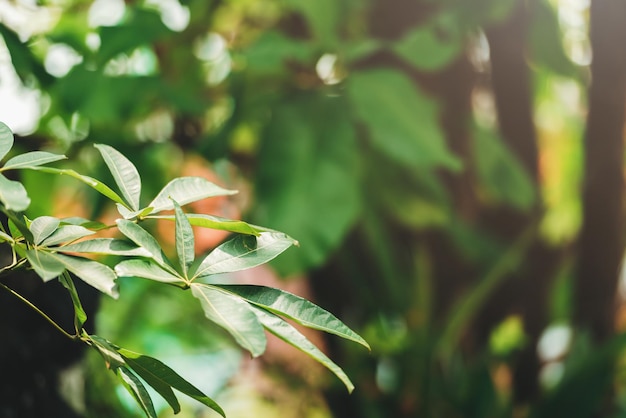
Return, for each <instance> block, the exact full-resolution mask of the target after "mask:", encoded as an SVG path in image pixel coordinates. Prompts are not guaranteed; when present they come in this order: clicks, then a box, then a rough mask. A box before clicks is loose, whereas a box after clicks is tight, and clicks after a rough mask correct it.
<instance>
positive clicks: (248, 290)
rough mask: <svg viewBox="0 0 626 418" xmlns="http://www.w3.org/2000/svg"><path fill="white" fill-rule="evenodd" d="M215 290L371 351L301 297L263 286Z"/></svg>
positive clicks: (349, 330) (344, 327)
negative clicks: (237, 296) (224, 291)
mask: <svg viewBox="0 0 626 418" xmlns="http://www.w3.org/2000/svg"><path fill="white" fill-rule="evenodd" d="M217 287H220V288H222V289H224V290H227V291H229V292H232V293H234V294H236V295H239V296H241V297H242V298H244V299H246V300H248V301H249V302H251V303H253V304H255V305H257V306H260V307H262V308H264V309H267V310H268V311H271V312H273V313H275V314H278V315H281V316H285V317H287V318H289V319H291V320H293V321H295V322H297V323H298V324H300V325H304V326H305V327H308V328H313V329H317V330H320V331H324V332H328V333H330V334H334V335H337V336H339V337H341V338H345V339H346V340H350V341H354V342H355V343H358V344H361V345H362V346H364V347H366V348H367V349H368V350H370V346H369V344H368V343H367V342H366V341H365V340H364V339H363V338H362V337H361V336H360V335H359V334H357V333H356V332H354V331H352V330H351V329H350V328H348V327H347V326H346V325H345V324H344V323H343V322H341V321H340V320H339V319H338V318H337V317H335V315H333V314H331V313H330V312H328V311H326V310H324V309H322V308H320V307H319V306H317V305H316V304H314V303H313V302H310V301H308V300H306V299H304V298H301V297H300V296H296V295H294V294H292V293H289V292H285V291H284V290H280V289H275V288H271V287H265V286H255V285H218V286H217Z"/></svg>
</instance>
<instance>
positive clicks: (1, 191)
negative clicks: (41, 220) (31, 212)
mask: <svg viewBox="0 0 626 418" xmlns="http://www.w3.org/2000/svg"><path fill="white" fill-rule="evenodd" d="M0 202H2V204H3V205H4V207H6V208H7V209H8V210H13V211H16V212H23V211H25V210H26V209H27V208H28V206H29V205H30V198H29V197H28V194H27V193H26V189H25V188H24V185H22V183H20V182H18V181H13V180H9V179H8V178H6V177H4V176H3V175H2V174H0Z"/></svg>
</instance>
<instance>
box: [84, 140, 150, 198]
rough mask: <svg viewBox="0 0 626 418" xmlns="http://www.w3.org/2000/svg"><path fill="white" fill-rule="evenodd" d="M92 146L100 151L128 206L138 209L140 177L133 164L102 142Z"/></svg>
mask: <svg viewBox="0 0 626 418" xmlns="http://www.w3.org/2000/svg"><path fill="white" fill-rule="evenodd" d="M94 146H95V147H96V148H97V149H98V151H100V154H101V155H102V158H103V159H104V162H105V163H106V165H107V167H109V170H110V171H111V174H112V175H113V179H114V180H115V183H116V184H117V187H119V189H120V190H121V191H122V196H124V198H126V201H127V202H128V204H129V206H130V208H131V209H132V210H139V197H140V195H141V178H140V177H139V173H138V172H137V168H136V167H135V165H134V164H133V163H132V162H130V161H129V160H128V158H126V157H125V156H124V155H123V154H122V153H121V152H119V151H118V150H116V149H115V148H113V147H110V146H108V145H104V144H95V145H94Z"/></svg>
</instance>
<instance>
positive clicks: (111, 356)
mask: <svg viewBox="0 0 626 418" xmlns="http://www.w3.org/2000/svg"><path fill="white" fill-rule="evenodd" d="M87 339H88V341H89V342H90V343H91V346H92V347H93V348H94V349H96V351H98V353H100V355H101V356H102V358H104V362H105V363H106V365H107V368H109V369H112V370H115V369H117V368H119V367H122V366H124V365H125V364H126V362H125V361H124V358H123V357H122V356H121V355H120V353H118V352H117V347H116V346H115V344H113V343H111V342H110V341H108V340H105V339H104V338H102V337H99V336H97V335H88V336H87Z"/></svg>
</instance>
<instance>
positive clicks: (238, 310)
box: [191, 283, 267, 357]
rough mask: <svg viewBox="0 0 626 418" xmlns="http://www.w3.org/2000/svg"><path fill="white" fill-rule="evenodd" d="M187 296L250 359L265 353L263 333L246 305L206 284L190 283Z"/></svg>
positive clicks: (265, 340) (265, 342)
mask: <svg viewBox="0 0 626 418" xmlns="http://www.w3.org/2000/svg"><path fill="white" fill-rule="evenodd" d="M191 292H192V293H193V295H194V297H196V298H197V299H198V300H199V301H200V304H201V305H202V309H203V310H204V313H205V315H206V317H207V318H208V319H210V320H211V321H213V322H215V323H216V324H217V325H219V326H221V327H222V328H224V329H225V330H226V331H228V332H229V333H230V335H232V336H233V338H235V341H237V343H238V344H239V345H240V346H242V347H243V348H245V349H246V350H248V351H249V352H250V354H251V355H252V357H258V356H260V355H261V354H263V352H265V347H266V344H267V339H266V338H265V331H263V327H262V326H261V323H260V322H259V320H258V319H257V317H256V315H255V314H254V312H253V311H252V308H251V306H250V305H249V304H248V303H247V302H245V301H244V300H242V299H241V298H239V297H238V296H235V295H233V294H232V293H229V292H226V291H224V290H222V289H220V288H217V287H215V286H211V285H207V284H201V283H192V284H191Z"/></svg>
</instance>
